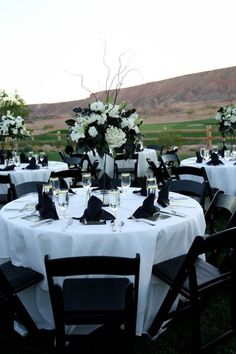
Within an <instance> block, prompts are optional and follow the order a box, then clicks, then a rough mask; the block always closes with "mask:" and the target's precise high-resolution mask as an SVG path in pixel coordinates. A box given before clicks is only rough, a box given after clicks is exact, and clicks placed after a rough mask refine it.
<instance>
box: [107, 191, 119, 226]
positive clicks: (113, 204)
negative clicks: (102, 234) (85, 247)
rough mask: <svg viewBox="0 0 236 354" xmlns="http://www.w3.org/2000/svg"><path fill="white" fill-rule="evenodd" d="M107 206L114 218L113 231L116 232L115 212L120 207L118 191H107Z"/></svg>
mask: <svg viewBox="0 0 236 354" xmlns="http://www.w3.org/2000/svg"><path fill="white" fill-rule="evenodd" d="M109 206H110V208H111V210H112V212H113V215H114V217H115V220H114V223H113V230H114V231H116V221H117V212H118V209H119V207H120V191H119V190H118V189H111V190H110V191H109Z"/></svg>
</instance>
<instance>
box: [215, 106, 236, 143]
mask: <svg viewBox="0 0 236 354" xmlns="http://www.w3.org/2000/svg"><path fill="white" fill-rule="evenodd" d="M215 119H216V120H217V123H218V125H219V132H220V133H221V135H222V136H223V137H225V134H226V133H230V134H231V135H234V129H235V128H236V104H231V105H228V106H224V107H221V108H220V109H219V110H218V113H217V114H216V116H215Z"/></svg>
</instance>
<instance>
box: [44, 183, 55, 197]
mask: <svg viewBox="0 0 236 354" xmlns="http://www.w3.org/2000/svg"><path fill="white" fill-rule="evenodd" d="M43 192H44V193H46V194H47V195H48V196H49V197H50V198H51V199H53V190H52V185H51V184H44V185H43Z"/></svg>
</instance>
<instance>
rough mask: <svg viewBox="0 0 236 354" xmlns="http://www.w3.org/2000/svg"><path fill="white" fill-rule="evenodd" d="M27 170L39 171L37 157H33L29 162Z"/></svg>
mask: <svg viewBox="0 0 236 354" xmlns="http://www.w3.org/2000/svg"><path fill="white" fill-rule="evenodd" d="M25 168H26V169H27V170H38V169H39V168H40V167H39V165H37V164H36V159H35V157H32V159H31V160H30V162H29V165H28V166H26V167H25Z"/></svg>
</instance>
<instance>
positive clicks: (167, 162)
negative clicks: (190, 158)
mask: <svg viewBox="0 0 236 354" xmlns="http://www.w3.org/2000/svg"><path fill="white" fill-rule="evenodd" d="M159 161H160V163H161V168H162V170H163V175H164V176H165V175H167V174H168V177H167V178H166V176H165V179H168V178H169V177H174V168H175V167H178V166H179V165H180V159H179V157H178V155H177V154H170V153H168V154H163V155H161V156H159Z"/></svg>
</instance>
